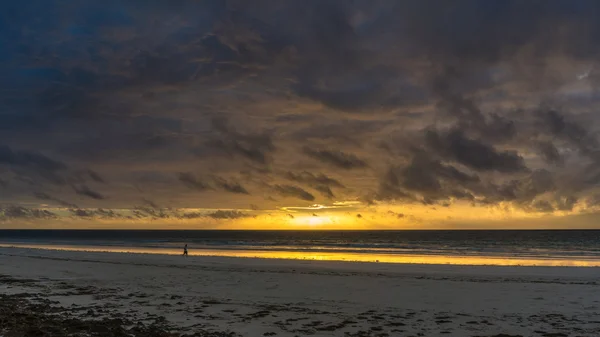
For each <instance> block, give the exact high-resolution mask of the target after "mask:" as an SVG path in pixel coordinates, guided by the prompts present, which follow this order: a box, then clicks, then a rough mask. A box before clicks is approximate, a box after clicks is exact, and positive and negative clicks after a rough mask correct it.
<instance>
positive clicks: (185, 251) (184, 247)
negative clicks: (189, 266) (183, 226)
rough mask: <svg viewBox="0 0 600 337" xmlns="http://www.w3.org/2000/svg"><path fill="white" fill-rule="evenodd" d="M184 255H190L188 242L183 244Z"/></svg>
mask: <svg viewBox="0 0 600 337" xmlns="http://www.w3.org/2000/svg"><path fill="white" fill-rule="evenodd" d="M183 256H188V252H187V243H186V244H185V246H183Z"/></svg>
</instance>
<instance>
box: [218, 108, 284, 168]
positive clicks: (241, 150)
mask: <svg viewBox="0 0 600 337" xmlns="http://www.w3.org/2000/svg"><path fill="white" fill-rule="evenodd" d="M212 125H213V127H214V128H215V130H217V131H218V132H219V133H220V135H221V138H218V139H214V140H211V141H209V142H208V143H207V145H209V146H210V147H213V148H216V149H218V150H221V151H223V152H224V153H226V154H229V155H231V156H238V157H241V158H245V159H248V160H250V161H252V162H254V163H256V164H259V165H265V164H267V163H268V162H269V160H270V155H271V153H272V152H273V151H275V145H274V144H273V140H272V139H271V135H269V134H267V133H261V134H258V133H240V132H238V131H236V130H235V129H233V128H232V127H231V126H230V125H229V123H228V121H227V120H225V119H222V118H214V119H213V120H212Z"/></svg>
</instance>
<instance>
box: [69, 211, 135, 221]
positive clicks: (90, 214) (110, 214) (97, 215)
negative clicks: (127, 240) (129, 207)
mask: <svg viewBox="0 0 600 337" xmlns="http://www.w3.org/2000/svg"><path fill="white" fill-rule="evenodd" d="M69 212H70V213H71V215H72V216H74V217H77V218H84V219H88V220H92V219H127V218H128V217H127V216H125V215H122V214H118V213H116V212H115V211H113V210H107V209H103V208H97V209H82V208H76V209H70V210H69Z"/></svg>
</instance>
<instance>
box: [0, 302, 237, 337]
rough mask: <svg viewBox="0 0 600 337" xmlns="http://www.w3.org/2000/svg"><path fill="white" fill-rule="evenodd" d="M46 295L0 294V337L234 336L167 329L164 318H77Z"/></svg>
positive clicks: (226, 333) (203, 331)
mask: <svg viewBox="0 0 600 337" xmlns="http://www.w3.org/2000/svg"><path fill="white" fill-rule="evenodd" d="M54 304H55V303H54V302H52V301H49V300H47V299H40V298H37V299H35V301H31V300H29V299H27V296H24V295H20V294H17V295H2V294H0V335H1V336H3V337H71V336H72V337H96V336H98V337H100V336H102V337H142V336H143V337H236V336H238V335H237V334H235V333H232V332H214V331H205V330H199V331H196V332H194V333H193V334H185V335H182V334H180V333H177V332H171V331H169V328H168V326H167V324H166V322H165V321H164V320H160V319H157V320H156V321H155V322H154V323H151V324H143V323H139V322H138V323H136V322H133V321H131V320H129V319H126V318H101V319H81V318H78V317H73V316H71V315H70V314H69V313H68V310H67V309H64V308H62V307H59V306H56V305H54Z"/></svg>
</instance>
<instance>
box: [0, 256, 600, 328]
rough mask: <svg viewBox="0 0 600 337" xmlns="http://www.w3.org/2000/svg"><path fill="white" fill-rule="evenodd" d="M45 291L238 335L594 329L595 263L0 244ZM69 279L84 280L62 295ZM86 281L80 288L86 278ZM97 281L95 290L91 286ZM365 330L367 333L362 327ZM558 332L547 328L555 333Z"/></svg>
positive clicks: (15, 271) (598, 286)
mask: <svg viewBox="0 0 600 337" xmlns="http://www.w3.org/2000/svg"><path fill="white" fill-rule="evenodd" d="M0 275H8V276H11V277H13V278H25V279H34V280H41V281H42V284H43V287H42V288H39V287H38V288H35V289H33V288H32V289H28V288H27V287H29V286H28V285H26V284H10V285H8V284H2V283H0V293H16V292H23V291H28V292H31V291H42V292H46V293H48V294H50V295H52V298H53V299H57V300H59V301H60V303H61V305H63V306H70V305H72V304H77V305H84V306H89V305H93V306H96V307H103V308H107V310H106V311H105V313H104V314H109V312H110V311H112V312H117V311H118V312H128V314H130V315H134V316H136V317H139V318H140V319H144V318H145V317H147V314H148V313H150V314H158V315H161V316H165V317H166V319H167V320H168V321H170V322H172V323H173V324H174V325H175V326H177V327H179V328H180V329H184V330H185V329H188V330H187V331H193V329H194V328H196V327H202V328H204V329H214V330H219V331H225V330H230V331H234V332H237V333H239V334H241V335H244V336H263V335H264V334H265V333H266V334H267V335H270V334H269V333H275V334H276V336H303V335H312V336H345V335H346V336H385V334H386V333H387V334H388V335H389V336H419V335H420V336H438V335H439V336H495V335H497V334H501V333H504V334H508V335H522V336H600V268H581V267H499V266H496V267H494V266H479V267H476V266H451V265H411V264H377V263H350V262H319V261H300V260H273V259H250V258H226V257H196V256H193V257H188V258H184V257H181V256H166V255H150V254H123V253H98V252H95V253H88V252H70V251H50V250H39V249H21V248H0ZM66 284H69V285H72V286H76V287H79V288H81V289H92V290H91V291H89V292H87V293H85V292H80V293H78V294H73V293H72V292H71V294H67V293H65V291H64V290H62V289H64V288H65V287H63V286H61V285H66ZM84 287H87V288H84ZM90 287H94V288H90ZM360 331H363V333H362V334H361V333H359V332H360ZM552 334H554V335H552Z"/></svg>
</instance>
